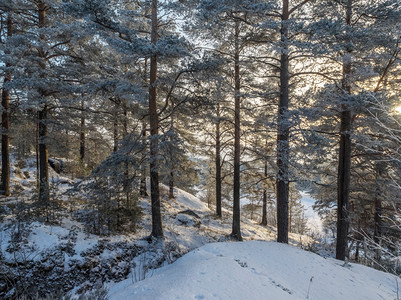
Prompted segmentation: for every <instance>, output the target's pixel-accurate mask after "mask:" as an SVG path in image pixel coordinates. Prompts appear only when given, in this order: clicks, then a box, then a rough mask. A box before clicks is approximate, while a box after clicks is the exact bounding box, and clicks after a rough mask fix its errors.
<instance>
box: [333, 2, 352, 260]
mask: <svg viewBox="0 0 401 300" xmlns="http://www.w3.org/2000/svg"><path fill="white" fill-rule="evenodd" d="M351 16H352V0H348V1H347V7H346V24H347V25H348V26H351ZM350 75H351V49H347V52H346V53H345V55H344V58H343V79H342V88H343V90H344V96H345V97H347V96H350V95H351V78H350ZM340 117H341V124H340V150H339V159H338V178H337V181H338V182H337V244H336V258H337V259H340V260H345V258H346V250H347V243H348V238H347V237H348V228H349V222H350V221H349V195H350V179H351V129H352V113H351V110H350V108H349V106H348V105H347V104H343V105H342V111H341V116H340Z"/></svg>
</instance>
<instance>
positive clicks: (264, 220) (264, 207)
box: [260, 161, 267, 226]
mask: <svg viewBox="0 0 401 300" xmlns="http://www.w3.org/2000/svg"><path fill="white" fill-rule="evenodd" d="M264 176H265V180H266V179H267V161H265V170H264ZM260 224H261V225H264V226H266V225H267V187H266V184H265V186H264V188H263V201H262V222H261V223H260Z"/></svg>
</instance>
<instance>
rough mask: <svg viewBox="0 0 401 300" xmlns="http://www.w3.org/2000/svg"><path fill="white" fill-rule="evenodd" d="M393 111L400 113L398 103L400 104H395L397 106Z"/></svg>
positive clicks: (400, 109) (400, 107)
mask: <svg viewBox="0 0 401 300" xmlns="http://www.w3.org/2000/svg"><path fill="white" fill-rule="evenodd" d="M394 111H395V112H396V113H397V114H401V105H400V106H397V107H396V108H395V109H394Z"/></svg>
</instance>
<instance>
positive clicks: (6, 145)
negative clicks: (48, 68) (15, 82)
mask: <svg viewBox="0 0 401 300" xmlns="http://www.w3.org/2000/svg"><path fill="white" fill-rule="evenodd" d="M12 35H13V21H12V18H11V13H8V15H7V37H8V38H10V37H11V36H12ZM8 52H9V51H7V50H6V53H7V54H9V53H8ZM10 67H11V65H10V64H9V63H7V64H6V69H7V70H6V72H5V74H4V84H3V91H2V94H1V105H2V108H3V113H2V115H1V127H2V128H1V129H2V135H1V161H2V165H1V189H2V192H3V195H4V196H9V195H10V111H9V102H10V93H9V91H8V89H7V87H6V85H7V83H8V82H10V81H11V72H10V71H9V70H8V68H10Z"/></svg>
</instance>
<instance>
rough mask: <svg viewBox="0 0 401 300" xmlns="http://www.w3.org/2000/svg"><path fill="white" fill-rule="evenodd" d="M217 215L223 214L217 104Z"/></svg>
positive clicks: (218, 107)
mask: <svg viewBox="0 0 401 300" xmlns="http://www.w3.org/2000/svg"><path fill="white" fill-rule="evenodd" d="M215 165H216V215H217V216H218V217H221V216H222V213H221V141H220V106H219V104H217V121H216V157H215Z"/></svg>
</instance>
